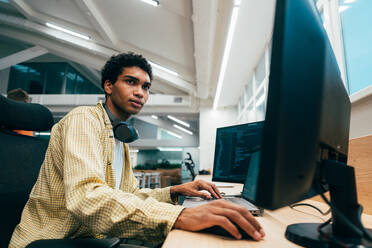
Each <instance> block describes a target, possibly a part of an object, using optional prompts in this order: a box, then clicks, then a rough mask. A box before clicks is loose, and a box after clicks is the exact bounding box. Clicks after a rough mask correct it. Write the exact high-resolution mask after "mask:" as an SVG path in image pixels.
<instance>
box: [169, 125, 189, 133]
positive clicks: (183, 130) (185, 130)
mask: <svg viewBox="0 0 372 248" xmlns="http://www.w3.org/2000/svg"><path fill="white" fill-rule="evenodd" d="M173 126H174V127H175V128H177V129H179V130H181V131H182V132H185V133H188V134H190V135H192V132H191V131H189V130H187V129H186V128H183V127H180V126H178V125H176V124H174V125H173Z"/></svg>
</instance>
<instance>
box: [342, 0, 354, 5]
mask: <svg viewBox="0 0 372 248" xmlns="http://www.w3.org/2000/svg"><path fill="white" fill-rule="evenodd" d="M355 1H356V0H345V1H344V3H345V4H350V3H354V2H355Z"/></svg>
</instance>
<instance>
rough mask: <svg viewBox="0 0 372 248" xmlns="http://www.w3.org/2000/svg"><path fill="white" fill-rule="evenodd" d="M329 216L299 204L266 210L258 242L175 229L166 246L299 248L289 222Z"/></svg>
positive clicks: (371, 219) (236, 187) (370, 220)
mask: <svg viewBox="0 0 372 248" xmlns="http://www.w3.org/2000/svg"><path fill="white" fill-rule="evenodd" d="M210 178H211V177H210V176H198V177H197V179H204V180H208V181H210ZM215 184H216V185H217V186H229V185H232V186H233V187H232V188H231V187H220V191H223V192H225V193H226V194H237V193H239V192H241V190H242V185H241V184H232V183H219V182H216V183H215ZM304 202H306V203H310V204H313V205H315V206H317V207H319V208H320V209H322V210H323V211H326V210H327V208H328V207H327V205H326V204H325V203H321V202H317V201H312V200H305V201H304ZM328 218H329V216H322V215H321V214H320V213H319V212H318V211H317V210H315V209H313V208H311V207H306V206H299V207H296V208H295V209H291V208H289V207H284V208H280V209H277V210H275V211H269V210H265V212H264V215H263V217H257V220H258V221H259V222H260V223H261V225H262V227H263V228H264V230H265V233H266V237H265V239H264V240H261V241H259V242H257V241H251V240H249V241H248V240H234V239H230V238H226V237H221V236H216V235H213V234H205V233H196V232H188V231H182V230H178V229H175V230H172V231H171V232H170V233H169V235H168V237H167V239H166V240H165V242H164V245H163V247H164V248H171V247H177V248H182V247H187V248H189V247H286V248H287V247H288V248H289V247H300V246H298V245H296V244H294V243H292V242H290V241H288V240H287V239H286V238H285V237H284V233H285V230H286V227H287V225H290V224H293V223H300V222H325V221H326V220H327V219H328ZM362 220H363V223H364V225H365V226H366V227H369V228H371V227H372V216H371V215H363V216H362Z"/></svg>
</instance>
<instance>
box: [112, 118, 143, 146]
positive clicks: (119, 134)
mask: <svg viewBox="0 0 372 248" xmlns="http://www.w3.org/2000/svg"><path fill="white" fill-rule="evenodd" d="M113 131H114V136H115V138H116V139H118V140H120V141H122V142H124V143H130V142H133V141H135V140H137V139H138V132H137V130H136V129H135V128H134V127H133V126H131V125H128V123H126V122H120V123H117V124H116V125H115V126H114V129H113Z"/></svg>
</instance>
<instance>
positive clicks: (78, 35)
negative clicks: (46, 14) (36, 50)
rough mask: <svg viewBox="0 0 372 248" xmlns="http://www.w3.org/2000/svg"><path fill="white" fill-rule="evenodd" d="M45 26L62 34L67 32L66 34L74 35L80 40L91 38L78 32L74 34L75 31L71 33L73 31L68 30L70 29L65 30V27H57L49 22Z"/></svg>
mask: <svg viewBox="0 0 372 248" xmlns="http://www.w3.org/2000/svg"><path fill="white" fill-rule="evenodd" d="M45 25H47V26H48V27H50V28H54V29H57V30H59V31H62V32H65V33H68V34H71V35H74V36H76V37H79V38H82V39H84V40H90V37H89V36H87V35H83V34H79V33H77V32H74V31H71V30H68V29H65V28H63V27H60V26H57V25H54V24H51V23H49V22H47V23H46V24H45Z"/></svg>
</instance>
